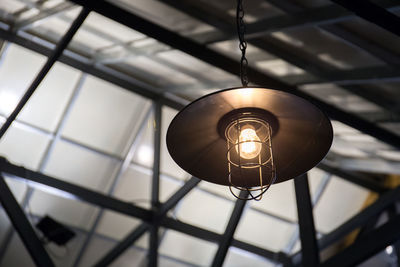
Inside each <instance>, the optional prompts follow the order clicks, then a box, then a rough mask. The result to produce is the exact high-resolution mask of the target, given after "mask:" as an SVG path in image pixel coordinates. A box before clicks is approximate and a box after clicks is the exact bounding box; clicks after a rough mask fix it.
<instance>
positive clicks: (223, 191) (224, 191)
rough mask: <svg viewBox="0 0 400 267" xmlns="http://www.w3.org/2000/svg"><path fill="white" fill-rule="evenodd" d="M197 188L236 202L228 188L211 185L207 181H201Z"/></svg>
mask: <svg viewBox="0 0 400 267" xmlns="http://www.w3.org/2000/svg"><path fill="white" fill-rule="evenodd" d="M199 187H200V188H202V189H204V190H206V191H208V192H211V193H213V194H216V195H219V196H221V197H223V198H226V199H230V200H233V201H234V200H236V198H235V197H234V196H233V195H232V193H231V191H230V190H229V187H228V186H224V185H219V184H213V183H210V182H207V181H202V182H201V183H200V184H199ZM233 190H235V189H233Z"/></svg>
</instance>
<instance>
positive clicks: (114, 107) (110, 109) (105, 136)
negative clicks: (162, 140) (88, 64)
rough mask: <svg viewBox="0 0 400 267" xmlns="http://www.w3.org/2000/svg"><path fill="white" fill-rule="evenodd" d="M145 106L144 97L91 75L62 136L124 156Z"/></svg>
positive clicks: (84, 85)
mask: <svg viewBox="0 0 400 267" xmlns="http://www.w3.org/2000/svg"><path fill="white" fill-rule="evenodd" d="M146 106H147V101H146V100H144V98H142V97H140V96H138V95H135V94H132V93H131V92H128V91H126V90H124V89H122V88H120V87H117V86H115V85H112V84H111V83H108V82H105V81H103V80H100V79H98V78H95V77H93V76H88V77H87V79H86V80H85V83H84V84H83V87H82V91H81V92H80V95H79V97H78V99H77V101H76V103H75V106H74V109H73V110H72V112H71V113H70V116H69V118H68V120H67V123H66V125H65V128H64V131H63V136H65V137H68V138H70V139H73V140H76V141H78V142H81V143H84V144H87V145H89V146H92V147H95V148H97V149H100V150H102V151H106V152H109V153H112V154H118V155H121V154H122V152H123V151H124V149H125V147H126V145H127V141H128V139H129V138H130V136H131V135H132V130H133V129H134V127H135V125H136V124H137V123H138V120H137V118H139V117H140V116H141V114H142V113H143V112H145V111H146V108H145V107H146Z"/></svg>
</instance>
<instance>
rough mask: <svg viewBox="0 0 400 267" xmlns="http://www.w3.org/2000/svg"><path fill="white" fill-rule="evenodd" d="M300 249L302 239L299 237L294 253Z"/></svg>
mask: <svg viewBox="0 0 400 267" xmlns="http://www.w3.org/2000/svg"><path fill="white" fill-rule="evenodd" d="M300 249H301V242H300V239H299V240H297V242H296V244H295V245H294V247H293V250H292V254H294V253H296V252H298V251H300Z"/></svg>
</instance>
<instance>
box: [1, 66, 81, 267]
mask: <svg viewBox="0 0 400 267" xmlns="http://www.w3.org/2000/svg"><path fill="white" fill-rule="evenodd" d="M86 76H87V75H86V74H85V73H81V74H80V77H79V78H78V81H77V82H76V84H75V86H74V88H73V91H72V94H71V96H70V99H69V101H68V102H67V104H66V106H65V109H64V110H63V113H62V114H61V117H60V120H59V122H58V124H57V126H56V129H55V130H54V133H52V135H50V136H49V138H50V142H49V144H48V146H47V147H46V150H45V152H44V153H43V157H42V158H41V160H40V163H39V168H38V171H39V172H43V171H44V170H45V168H46V167H47V164H48V162H49V159H50V157H51V155H52V153H53V151H54V148H55V146H56V144H57V143H58V141H59V140H60V139H61V133H62V132H63V130H64V127H65V124H66V122H67V120H68V118H69V115H70V113H71V111H72V109H73V107H74V105H75V103H76V100H77V98H78V96H79V94H80V92H81V90H82V87H83V84H84V82H85V80H86ZM33 193H34V188H32V187H30V186H28V188H27V190H26V192H25V195H24V198H23V201H22V203H21V207H22V209H23V210H25V209H26V207H27V206H28V205H29V202H30V200H31V198H32V196H33ZM13 235H14V231H13V229H12V227H11V226H10V229H9V231H8V232H7V234H6V235H5V237H4V238H3V240H2V243H1V246H0V261H1V259H2V258H3V256H4V254H5V251H6V250H7V248H8V247H9V242H10V241H11V240H12V238H13Z"/></svg>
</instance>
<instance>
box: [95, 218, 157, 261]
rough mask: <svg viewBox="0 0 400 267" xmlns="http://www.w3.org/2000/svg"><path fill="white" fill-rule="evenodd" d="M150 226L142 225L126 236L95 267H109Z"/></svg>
mask: <svg viewBox="0 0 400 267" xmlns="http://www.w3.org/2000/svg"><path fill="white" fill-rule="evenodd" d="M149 227H150V225H149V224H147V223H142V224H141V225H139V226H138V227H136V228H135V230H133V231H132V232H131V233H130V234H129V235H128V236H126V237H125V238H124V239H123V240H122V241H120V242H118V243H117V244H116V246H114V247H113V248H112V249H111V250H110V251H109V252H107V254H106V255H104V256H103V257H102V258H101V259H100V260H99V261H98V262H97V263H95V264H94V266H95V267H105V266H109V265H110V263H111V262H113V261H114V260H115V259H117V258H118V257H119V256H120V255H121V254H122V253H123V252H125V250H126V249H127V248H129V247H130V246H132V245H133V243H135V241H136V240H138V239H139V238H140V237H141V236H142V235H143V234H144V233H145V232H146V231H147V230H148V229H149Z"/></svg>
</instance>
